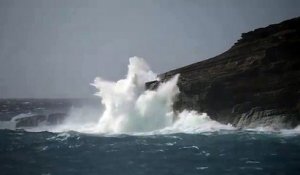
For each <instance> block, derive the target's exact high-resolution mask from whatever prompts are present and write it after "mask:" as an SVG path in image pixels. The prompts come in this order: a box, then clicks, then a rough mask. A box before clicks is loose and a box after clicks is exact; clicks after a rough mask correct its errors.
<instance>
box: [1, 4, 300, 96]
mask: <svg viewBox="0 0 300 175" xmlns="http://www.w3.org/2000/svg"><path fill="white" fill-rule="evenodd" d="M297 16H300V1H299V0H251V1H250V0H247V1H246V0H226V1H220V0H26V1H24V0H0V98H89V97H93V94H94V93H95V91H96V90H95V88H93V87H92V86H91V85H90V83H92V82H93V80H94V78H95V77H97V76H100V77H102V78H104V79H108V80H118V79H121V78H124V76H125V74H126V71H127V65H128V58H129V57H132V56H139V57H143V58H144V59H145V60H146V61H147V62H148V64H149V65H150V67H151V68H152V70H153V71H154V72H156V73H163V72H166V71H168V70H171V69H175V68H178V67H182V66H185V65H188V64H191V63H194V62H198V61H201V60H205V59H208V58H210V57H213V56H216V55H218V54H220V53H222V52H224V51H226V50H228V49H229V48H230V47H231V46H232V45H233V44H234V43H235V42H236V41H237V40H238V39H239V38H240V36H241V33H245V32H248V31H250V30H253V29H255V28H259V27H265V26H268V25H269V24H273V23H278V22H281V21H283V20H286V19H290V18H293V17H297Z"/></svg>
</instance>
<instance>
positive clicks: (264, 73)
mask: <svg viewBox="0 0 300 175" xmlns="http://www.w3.org/2000/svg"><path fill="white" fill-rule="evenodd" d="M178 73H179V74H180V78H179V82H178V87H179V89H180V94H179V95H178V97H177V99H176V100H175V103H174V105H173V108H174V111H182V110H184V109H188V110H196V111H198V112H206V113H208V115H209V116H210V117H211V118H212V119H214V120H217V121H219V122H221V123H225V124H228V123H230V124H233V125H234V126H237V127H241V128H244V127H259V126H265V125H270V126H273V125H276V126H275V127H279V128H293V127H295V126H297V125H298V124H300V17H298V18H294V19H290V20H287V21H284V22H281V23H279V24H273V25H270V26H268V27H265V28H259V29H256V30H254V31H250V32H248V33H243V34H242V38H241V39H240V40H238V41H237V42H236V43H235V44H234V45H233V46H232V47H231V48H230V49H229V50H228V51H226V52H224V53H222V54H220V55H218V56H216V57H213V58H210V59H207V60H204V61H201V62H198V63H194V64H191V65H188V66H184V67H182V68H178V69H175V70H171V71H169V72H166V73H163V74H161V75H159V78H160V81H161V82H163V81H166V80H168V79H169V78H170V77H172V76H174V75H175V74H178ZM159 83H160V82H158V81H153V82H148V83H146V85H145V86H146V88H147V89H155V88H157V87H158V85H159ZM275 123H277V124H275ZM279 123H280V124H279Z"/></svg>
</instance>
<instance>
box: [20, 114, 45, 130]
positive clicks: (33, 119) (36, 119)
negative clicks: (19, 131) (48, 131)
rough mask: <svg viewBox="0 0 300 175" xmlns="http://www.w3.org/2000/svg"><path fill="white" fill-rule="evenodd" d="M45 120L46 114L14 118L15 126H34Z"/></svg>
mask: <svg viewBox="0 0 300 175" xmlns="http://www.w3.org/2000/svg"><path fill="white" fill-rule="evenodd" d="M46 120H47V116H45V115H32V116H28V117H24V118H19V119H16V120H15V122H16V128H23V127H35V126H38V125H39V124H40V123H42V122H45V121H46Z"/></svg>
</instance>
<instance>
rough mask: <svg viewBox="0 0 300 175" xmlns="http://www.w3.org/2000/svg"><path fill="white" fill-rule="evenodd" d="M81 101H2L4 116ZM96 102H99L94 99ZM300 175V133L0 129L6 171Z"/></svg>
mask: <svg viewBox="0 0 300 175" xmlns="http://www.w3.org/2000/svg"><path fill="white" fill-rule="evenodd" d="M81 104H86V102H84V103H82V102H81V101H80V100H79V101H78V100H75V101H74V100H57V99H56V100H49V99H48V100H47V99H46V100H29V99H25V100H0V120H1V121H3V122H7V121H9V120H10V119H11V118H12V117H14V116H15V115H18V114H22V113H34V114H49V113H53V112H67V111H68V110H69V109H70V108H72V106H79V107H80V106H82V105H81ZM91 104H92V106H97V105H98V104H96V105H95V103H93V102H92V103H91ZM7 174H8V175H11V174H13V175H15V174H17V175H18V174H29V175H35V174H39V175H42V174H43V175H50V174H51V175H56V174H61V175H68V174H72V175H73V174H84V175H90V174H97V175H98V174H105V175H114V174H122V175H136V174H147V175H160V174H170V175H173V174H184V175H189V174H211V175H220V174H228V175H235V174H251V175H252V174H256V175H259V174H270V175H273V174H275V175H276V174H278V175H281V174H287V175H293V174H300V136H299V135H293V136H283V135H282V133H266V132H249V131H219V132H210V133H202V134H171V135H152V136H128V135H117V136H108V135H96V134H94V135H91V134H90V135H88V134H82V133H78V132H63V133H51V132H26V131H23V130H14V131H13V130H3V129H2V130H0V175H7Z"/></svg>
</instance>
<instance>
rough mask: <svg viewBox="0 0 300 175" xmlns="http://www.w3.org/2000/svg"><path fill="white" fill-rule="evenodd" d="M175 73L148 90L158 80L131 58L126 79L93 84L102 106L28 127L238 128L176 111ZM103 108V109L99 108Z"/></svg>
mask: <svg viewBox="0 0 300 175" xmlns="http://www.w3.org/2000/svg"><path fill="white" fill-rule="evenodd" d="M179 76H180V75H175V76H174V77H172V78H171V79H169V80H168V81H166V82H163V83H161V84H160V85H159V86H158V87H157V88H156V89H155V90H145V83H146V82H149V81H153V80H157V75H156V74H155V73H154V72H152V71H151V69H150V67H149V66H148V65H147V63H146V62H145V61H144V59H143V58H139V57H132V58H130V59H129V65H128V72H127V75H126V76H125V78H124V79H121V80H118V81H116V82H113V81H108V80H104V79H102V78H100V77H97V78H95V80H94V82H93V83H92V84H91V85H93V86H94V87H95V88H96V89H97V91H98V92H97V93H96V94H95V95H96V96H98V97H99V98H100V99H99V100H101V103H102V106H99V108H98V109H93V108H89V107H81V108H73V109H72V110H71V111H70V112H69V114H68V117H67V118H66V120H65V121H64V122H63V123H62V124H60V125H55V126H47V125H40V126H38V127H34V128H26V130H28V131H51V132H64V131H70V130H72V131H77V132H83V133H96V134H171V133H205V132H214V131H224V130H225V131H230V130H238V129H237V128H235V127H233V126H231V125H224V124H221V123H219V122H217V121H214V120H212V119H210V117H209V116H208V115H207V114H206V113H197V112H196V111H187V110H184V111H182V112H180V113H174V112H173V109H172V106H173V101H174V99H175V98H176V95H178V93H179V88H178V87H177V81H178V78H179ZM99 109H101V110H99ZM24 117H30V116H27V115H24V114H21V115H18V116H16V117H14V118H13V119H12V120H11V121H7V122H1V123H0V128H3V127H4V128H5V129H15V125H16V120H17V119H19V118H24ZM245 130H246V131H251V132H252V131H254V132H272V133H274V132H277V133H278V132H279V133H283V134H286V135H292V134H296V133H300V129H299V127H297V128H295V129H292V130H280V131H278V130H273V129H272V128H268V127H260V128H254V129H248V130H247V129H245Z"/></svg>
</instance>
